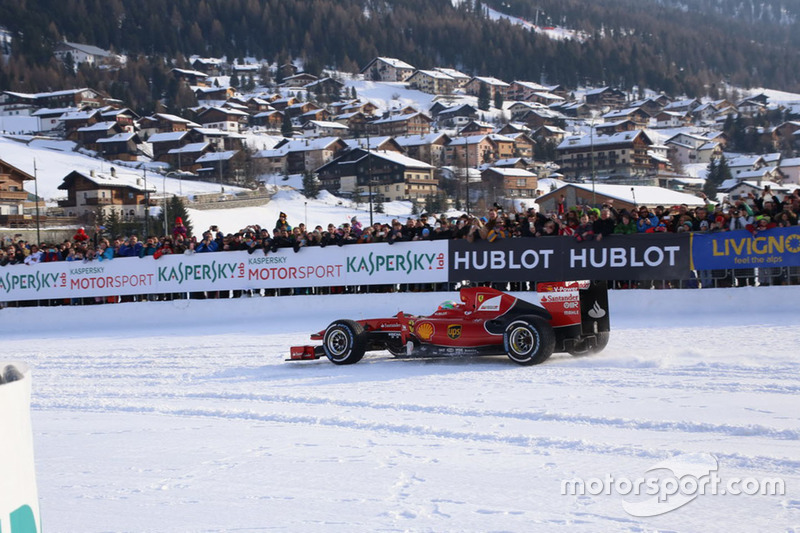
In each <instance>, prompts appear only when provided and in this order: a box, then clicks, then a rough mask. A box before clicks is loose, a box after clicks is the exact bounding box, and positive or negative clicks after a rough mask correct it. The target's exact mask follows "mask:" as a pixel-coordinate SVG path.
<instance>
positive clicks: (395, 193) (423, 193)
mask: <svg viewBox="0 0 800 533" xmlns="http://www.w3.org/2000/svg"><path fill="white" fill-rule="evenodd" d="M317 173H318V175H319V180H320V184H321V186H322V188H324V189H326V190H328V191H331V192H334V193H346V194H351V195H352V194H357V193H359V192H361V193H363V192H366V191H367V190H368V189H369V187H370V185H371V187H372V191H373V194H374V195H376V196H377V197H378V200H380V201H383V202H390V201H396V200H411V201H416V202H421V201H424V200H425V198H426V197H428V196H431V195H434V194H436V192H437V190H438V182H437V180H436V178H435V177H434V175H433V167H432V166H431V165H429V164H428V163H425V162H423V161H417V160H416V159H412V158H410V157H408V156H405V155H403V154H400V153H397V152H391V151H379V150H371V151H367V150H363V149H360V148H359V149H356V150H351V151H349V152H346V153H344V154H342V155H340V156H339V157H337V158H336V159H334V160H333V161H331V162H330V163H328V164H326V165H324V166H322V167H320V168H319V169H317Z"/></svg>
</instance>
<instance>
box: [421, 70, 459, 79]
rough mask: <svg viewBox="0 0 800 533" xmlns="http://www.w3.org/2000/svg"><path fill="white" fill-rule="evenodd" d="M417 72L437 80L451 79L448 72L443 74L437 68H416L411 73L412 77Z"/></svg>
mask: <svg viewBox="0 0 800 533" xmlns="http://www.w3.org/2000/svg"><path fill="white" fill-rule="evenodd" d="M417 74H424V75H426V76H429V77H431V78H435V79H437V80H452V79H453V77H452V76H450V75H449V74H445V73H444V72H442V71H439V70H418V71H416V72H415V73H414V74H412V77H413V76H416V75H417Z"/></svg>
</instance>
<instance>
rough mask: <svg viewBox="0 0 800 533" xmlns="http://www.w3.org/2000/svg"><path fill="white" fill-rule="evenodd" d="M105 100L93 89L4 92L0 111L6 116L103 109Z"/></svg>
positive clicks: (0, 97) (0, 101)
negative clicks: (65, 109)
mask: <svg viewBox="0 0 800 533" xmlns="http://www.w3.org/2000/svg"><path fill="white" fill-rule="evenodd" d="M104 103H105V99H104V98H103V96H102V95H100V93H98V92H97V91H95V90H92V89H86V88H83V89H66V90H63V91H53V92H46V93H20V92H14V91H3V92H2V93H0V111H2V112H3V113H4V114H12V113H13V114H15V115H18V114H25V115H28V114H30V113H32V112H33V110H35V109H38V108H42V107H47V108H65V107H69V108H78V109H84V108H97V107H102V106H103V105H104Z"/></svg>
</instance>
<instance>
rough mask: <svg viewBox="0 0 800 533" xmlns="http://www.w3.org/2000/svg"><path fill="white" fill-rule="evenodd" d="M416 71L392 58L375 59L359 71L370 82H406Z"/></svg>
mask: <svg viewBox="0 0 800 533" xmlns="http://www.w3.org/2000/svg"><path fill="white" fill-rule="evenodd" d="M415 70H416V69H415V68H414V67H413V66H411V65H409V64H408V63H406V62H405V61H400V60H399V59H395V58H393V57H376V58H375V59H373V60H372V61H370V62H369V63H367V66H365V67H364V68H362V69H361V74H363V75H364V78H365V79H368V80H372V81H406V80H407V79H408V78H409V77H410V76H411V75H412V74H413V73H414V71H415Z"/></svg>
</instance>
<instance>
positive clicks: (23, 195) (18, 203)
mask: <svg viewBox="0 0 800 533" xmlns="http://www.w3.org/2000/svg"><path fill="white" fill-rule="evenodd" d="M33 180H34V177H33V176H31V175H30V174H28V173H27V172H25V171H24V170H21V169H19V168H17V167H15V166H14V165H12V164H10V163H7V162H5V161H3V160H2V159H0V225H2V226H5V227H11V226H16V225H18V224H22V223H25V222H26V220H25V203H26V202H27V200H28V191H26V190H25V187H24V185H25V182H26V181H33Z"/></svg>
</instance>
